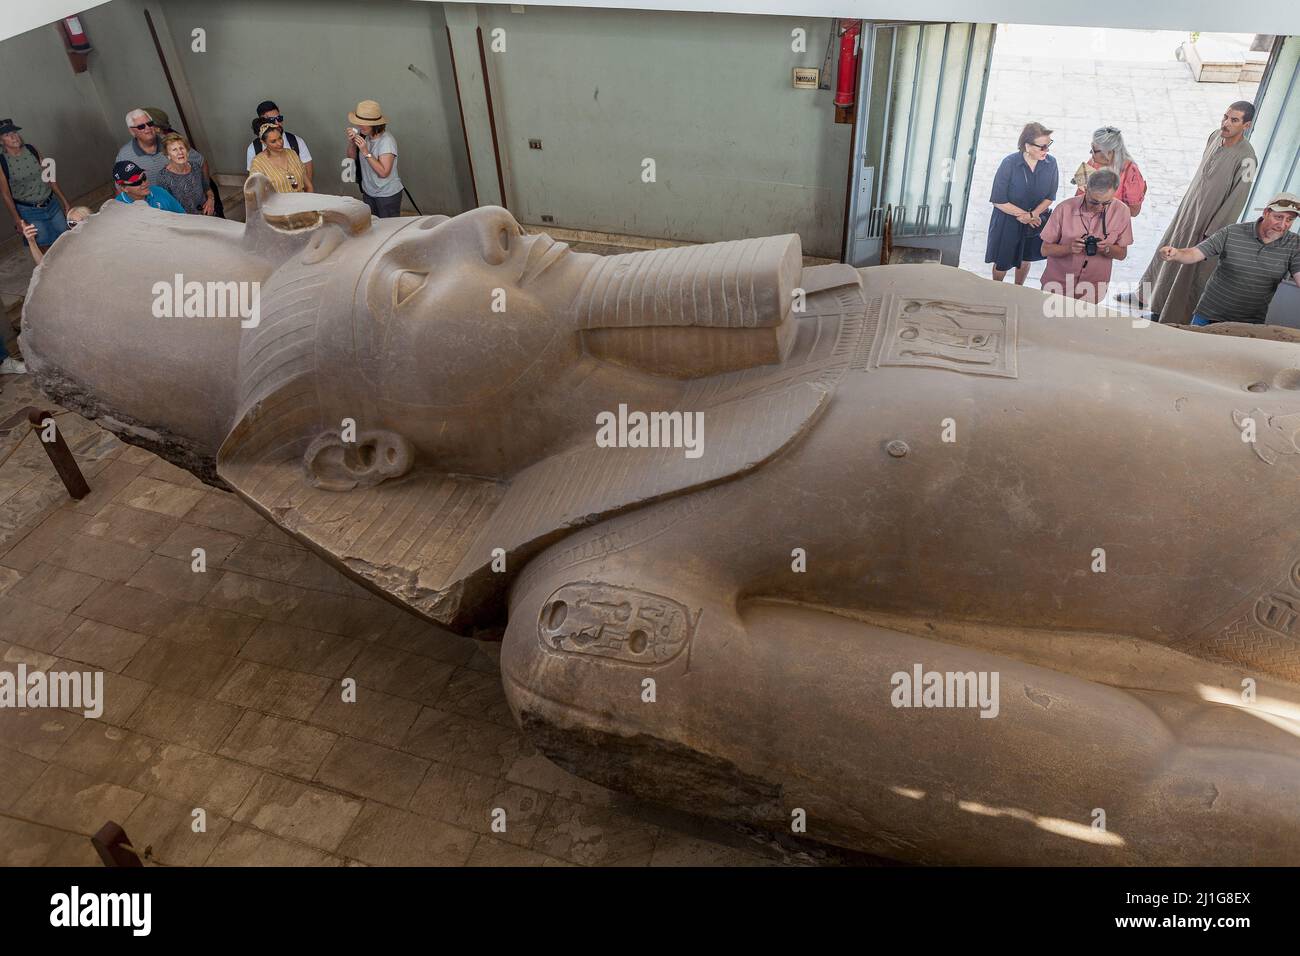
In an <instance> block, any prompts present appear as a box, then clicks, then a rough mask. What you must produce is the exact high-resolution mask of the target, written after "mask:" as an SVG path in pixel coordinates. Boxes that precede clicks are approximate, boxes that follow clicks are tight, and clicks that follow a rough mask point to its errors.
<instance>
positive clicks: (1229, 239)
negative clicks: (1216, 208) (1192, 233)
mask: <svg viewBox="0 0 1300 956" xmlns="http://www.w3.org/2000/svg"><path fill="white" fill-rule="evenodd" d="M1260 212H1261V213H1262V215H1261V216H1260V217H1259V218H1258V219H1256V220H1255V221H1254V222H1238V223H1234V224H1233V225H1231V226H1224V227H1223V228H1222V229H1220V230H1219V231H1218V232H1216V233H1214V234H1213V235H1212V236H1210V238H1208V239H1206V240H1205V241H1204V242H1202V243H1200V244H1199V245H1195V246H1190V247H1188V248H1186V249H1178V248H1175V247H1174V246H1161V247H1160V251H1159V252H1158V253H1157V255H1158V256H1159V257H1160V258H1161V259H1162V260H1163V261H1165V262H1178V263H1182V264H1183V265H1193V264H1195V263H1198V262H1204V261H1205V260H1206V259H1208V258H1209V257H1211V256H1215V257H1217V258H1218V260H1219V261H1218V264H1217V266H1216V267H1215V269H1214V272H1213V273H1212V274H1211V275H1210V281H1209V282H1207V283H1205V291H1204V292H1203V293H1201V298H1200V301H1198V302H1197V303H1196V311H1195V312H1194V313H1193V315H1192V325H1212V324H1213V323H1215V322H1250V323H1252V324H1256V325H1258V324H1262V323H1263V322H1264V319H1265V318H1266V317H1267V316H1268V307H1269V305H1270V304H1271V303H1272V301H1273V293H1275V292H1276V291H1277V287H1278V286H1279V285H1280V284H1281V283H1282V281H1283V280H1284V279H1286V278H1287V277H1288V276H1290V277H1291V278H1292V279H1293V280H1294V281H1295V282H1296V284H1297V285H1300V236H1298V235H1296V234H1295V233H1294V232H1291V226H1292V225H1294V224H1295V221H1296V219H1297V218H1300V196H1297V195H1295V194H1294V193H1279V194H1278V195H1277V196H1274V197H1273V199H1272V200H1271V201H1270V202H1269V204H1268V205H1267V206H1265V207H1264V208H1263V209H1261V210H1260Z"/></svg>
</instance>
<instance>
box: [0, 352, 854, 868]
mask: <svg viewBox="0 0 1300 956" xmlns="http://www.w3.org/2000/svg"><path fill="white" fill-rule="evenodd" d="M35 403H39V404H43V405H48V403H47V402H45V401H44V400H43V399H41V398H40V396H39V395H38V394H37V393H36V392H35V390H34V386H32V384H31V382H30V379H29V378H28V377H27V376H6V377H5V379H4V380H3V392H0V421H2V420H4V419H5V418H7V417H8V416H9V415H10V414H11V413H12V412H13V410H14V409H16V408H19V407H21V406H23V405H27V404H35ZM58 423H59V428H60V430H61V431H62V433H63V434H64V436H65V437H66V439H67V441H68V442H69V444H70V445H71V447H72V448H73V450H74V452H75V453H76V455H77V458H78V460H79V463H80V465H81V467H82V470H83V472H84V473H85V475H86V476H87V479H88V481H89V483H90V485H91V488H92V492H91V494H90V495H89V496H88V497H87V498H85V499H83V500H82V501H79V502H74V501H71V500H70V499H68V498H67V496H66V495H65V493H64V491H63V488H62V486H61V485H60V484H59V482H58V480H57V478H55V477H54V473H53V470H52V468H51V467H50V465H49V463H48V461H47V460H46V459H45V456H44V452H43V450H42V449H41V447H40V445H39V443H38V442H37V440H36V438H35V437H34V436H28V437H26V438H23V437H22V436H23V435H24V433H26V432H27V427H26V426H21V427H19V428H18V429H16V430H15V431H14V432H13V433H12V434H10V435H9V436H8V437H7V438H6V437H0V667H4V668H5V669H9V670H11V671H12V670H15V669H16V666H17V664H18V663H19V662H26V663H27V665H28V667H29V668H33V667H35V668H42V669H53V670H65V671H66V670H87V669H96V670H103V671H104V672H105V698H106V706H105V710H104V713H103V716H102V717H101V718H99V719H87V718H85V717H84V716H83V715H82V714H81V713H80V712H74V711H68V710H41V709H29V710H15V709H12V708H5V709H0V862H3V863H5V864H9V865H41V864H46V865H53V864H65V865H78V864H85V865H98V858H97V856H96V855H95V853H94V851H93V850H92V848H91V846H90V843H89V840H88V839H87V837H88V836H89V834H91V833H93V832H94V831H96V830H97V829H98V828H99V827H100V826H101V825H102V824H103V823H104V822H105V821H107V820H110V819H112V820H115V821H116V822H118V823H120V824H122V825H123V826H124V827H125V829H126V832H127V834H128V835H129V836H130V838H131V839H132V841H133V843H134V845H135V846H136V847H137V848H138V849H139V850H140V851H142V852H144V853H146V855H147V860H148V862H150V863H154V864H163V865H168V864H173V865H174V864H188V865H213V866H216V865H231V864H309V865H320V866H339V865H349V864H358V863H362V864H376V865H447V866H464V865H493V866H503V865H543V866H560V865H569V864H579V865H602V864H618V865H634V866H641V865H672V864H691V865H703V864H708V865H743V866H748V865H771V864H781V863H794V864H799V863H804V864H809V863H814V864H817V863H820V864H825V863H837V862H845V861H844V860H843V859H842V858H841V857H839V856H837V855H834V854H828V853H826V852H824V851H822V850H820V849H818V848H816V847H806V846H805V847H799V846H796V847H792V848H791V847H784V846H778V845H777V844H775V843H774V842H773V841H772V840H771V839H770V838H766V837H762V836H760V835H757V834H749V833H745V832H742V831H739V830H734V829H731V828H729V827H725V826H722V825H720V824H716V823H710V822H706V821H701V820H698V819H696V818H694V817H690V816H687V815H684V814H678V813H675V812H671V811H666V810H662V809H658V808H654V807H650V806H646V805H643V804H639V803H637V802H636V801H634V800H632V799H630V798H627V797H624V796H621V795H618V794H615V793H613V792H611V791H608V790H605V789H604V788H601V787H599V786H596V785H593V784H591V783H588V782H585V781H582V780H580V779H578V778H575V777H573V776H571V775H569V774H568V773H566V772H564V771H563V770H561V769H559V768H558V767H556V766H555V765H553V764H551V763H550V762H549V761H548V760H547V759H546V758H545V757H543V756H541V755H540V754H539V753H537V752H536V751H535V750H534V749H533V748H532V747H531V746H530V745H529V744H528V743H527V742H526V741H525V740H524V739H523V738H522V737H521V736H520V734H519V733H518V731H517V730H516V728H515V725H514V723H513V721H512V719H511V717H510V714H509V711H508V710H507V707H506V704H505V700H504V697H503V694H502V690H501V680H500V675H499V671H498V664H497V646H496V645H493V644H483V643H478V642H475V641H472V640H468V639H465V638H460V637H456V636H453V635H451V634H448V633H446V632H444V631H441V630H439V629H437V628H435V627H432V626H430V625H428V624H426V623H424V622H422V621H419V620H417V619H415V618H413V617H411V616H409V615H407V614H406V613H405V612H403V611H401V610H399V609H397V608H395V607H393V606H391V605H389V604H387V603H386V602H383V601H381V600H380V599H378V598H376V597H374V596H373V595H371V594H369V592H367V591H365V590H363V589H362V588H360V587H359V586H357V585H356V584H354V583H353V582H351V581H350V580H349V579H347V578H345V577H343V576H342V575H340V574H339V573H337V572H335V571H334V570H332V569H331V568H330V567H329V566H328V565H326V564H325V563H324V562H323V561H322V560H320V559H319V558H318V557H316V556H315V555H314V554H313V553H311V552H309V551H307V550H305V549H303V548H302V547H301V546H300V545H299V544H298V543H297V542H296V541H295V540H294V539H292V538H290V537H289V536H287V535H285V534H284V533H282V532H281V531H279V530H278V529H277V528H276V527H274V526H273V525H271V524H270V523H268V522H266V521H265V520H263V519H262V518H261V517H260V516H259V515H257V514H256V513H255V512H253V511H252V510H250V509H248V508H247V507H245V506H244V505H243V504H242V503H241V502H240V501H239V500H238V499H237V498H235V497H234V496H233V495H229V494H226V493H224V492H220V491H216V490H213V489H210V488H207V487H206V486H204V485H202V484H200V483H199V482H198V481H197V480H196V479H194V478H193V477H192V476H190V475H189V474H188V473H186V472H183V471H180V470H178V469H176V468H174V467H173V466H171V465H169V464H168V463H166V462H164V461H162V460H161V459H158V458H155V457H154V456H153V455H151V454H149V453H148V452H145V451H142V450H140V449H137V448H133V447H130V446H127V445H123V444H122V443H120V442H119V441H118V440H117V439H116V438H114V437H113V436H112V435H110V434H108V433H107V432H104V431H101V430H100V429H99V428H98V427H97V426H96V425H94V424H92V423H90V422H87V421H86V420H84V419H82V418H80V417H79V416H77V415H76V414H73V413H70V412H64V413H62V414H60V415H59V417H58ZM6 456H7V457H6ZM194 548H203V549H204V550H205V552H206V556H207V570H206V572H204V573H195V572H193V571H192V570H191V554H192V551H193V549H194ZM343 677H353V678H355V679H356V682H357V685H358V695H357V701H356V703H349V704H345V703H343V702H342V699H341V693H340V686H341V685H340V680H341V678H343ZM497 807H500V808H503V809H505V811H506V823H507V830H506V832H505V833H493V832H492V831H491V817H490V814H491V811H492V809H493V808H497ZM195 808H203V810H204V811H205V812H206V816H207V830H206V832H203V833H195V832H193V830H192V828H191V823H192V816H191V814H192V811H193V810H194V809H195Z"/></svg>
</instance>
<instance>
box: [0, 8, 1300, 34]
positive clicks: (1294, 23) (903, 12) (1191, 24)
mask: <svg viewBox="0 0 1300 956" xmlns="http://www.w3.org/2000/svg"><path fill="white" fill-rule="evenodd" d="M107 2H109V0H77V6H78V9H80V10H89V9H91V8H92V7H97V6H100V5H101V4H103V3H107ZM164 2H165V0H164ZM354 2H355V3H356V6H357V9H358V12H359V13H361V14H362V15H364V7H365V5H366V3H365V0H354ZM488 2H501V0H488ZM532 5H534V6H544V7H606V8H614V9H618V8H622V9H638V10H694V11H699V12H705V13H765V14H772V15H779V16H796V17H797V16H808V17H864V18H866V19H870V20H890V19H900V20H903V19H906V20H935V21H940V22H942V21H947V20H953V21H957V22H964V21H969V20H973V21H975V22H977V23H1042V24H1049V25H1055V26H1084V27H1132V28H1135V29H1143V30H1154V29H1161V30H1203V31H1216V32H1221V33H1286V34H1293V33H1300V3H1297V2H1296V0H1248V2H1246V3H1238V4H1234V3H1225V2H1223V0H1145V2H1143V3H1130V4H1124V3H1079V2H1078V0H1038V2H1037V3H1025V2H1024V0H534V2H533V4H532ZM524 6H525V7H527V6H528V4H524ZM4 7H5V12H4V17H3V19H0V40H5V39H8V38H9V37H12V36H17V35H18V34H20V33H25V32H27V31H28V30H32V29H35V28H36V27H39V26H41V25H42V24H46V23H53V22H54V21H55V20H58V19H59V18H61V17H65V16H67V15H68V12H69V11H68V0H4ZM91 42H92V43H93V42H94V38H93V37H92V38H91Z"/></svg>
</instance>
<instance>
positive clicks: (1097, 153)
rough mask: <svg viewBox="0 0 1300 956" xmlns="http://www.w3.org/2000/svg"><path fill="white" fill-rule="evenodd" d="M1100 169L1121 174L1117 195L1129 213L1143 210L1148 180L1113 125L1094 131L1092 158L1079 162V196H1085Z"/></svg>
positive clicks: (1077, 173)
mask: <svg viewBox="0 0 1300 956" xmlns="http://www.w3.org/2000/svg"><path fill="white" fill-rule="evenodd" d="M1099 169H1109V170H1111V172H1113V173H1114V174H1115V175H1116V176H1118V177H1119V190H1118V191H1117V192H1116V193H1115V198H1116V199H1118V200H1119V201H1120V202H1122V203H1123V204H1124V205H1126V206H1128V211H1129V215H1131V216H1136V215H1137V214H1138V213H1140V212H1141V211H1142V200H1143V199H1145V198H1146V195H1147V181H1146V180H1145V179H1143V178H1142V173H1141V171H1140V170H1139V169H1138V165H1137V163H1135V162H1133V157H1132V156H1130V155H1129V154H1128V150H1127V149H1125V148H1124V134H1123V133H1121V132H1120V131H1119V130H1118V129H1116V128H1115V127H1114V126H1103V127H1102V128H1101V129H1099V130H1096V131H1095V132H1094V133H1093V134H1092V157H1091V158H1090V159H1089V160H1088V161H1087V162H1086V163H1080V164H1079V168H1078V170H1077V171H1076V172H1075V174H1074V184H1075V185H1076V186H1078V187H1079V190H1078V192H1076V193H1075V195H1076V196H1082V195H1083V192H1084V187H1085V186H1086V185H1087V184H1088V177H1089V176H1091V175H1092V174H1093V173H1095V172H1096V171H1097V170H1099Z"/></svg>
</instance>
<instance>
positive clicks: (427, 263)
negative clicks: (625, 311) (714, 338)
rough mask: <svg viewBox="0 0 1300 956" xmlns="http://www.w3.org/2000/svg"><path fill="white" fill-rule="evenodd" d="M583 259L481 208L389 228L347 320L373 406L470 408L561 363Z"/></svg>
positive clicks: (571, 341)
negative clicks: (536, 370) (540, 367)
mask: <svg viewBox="0 0 1300 956" xmlns="http://www.w3.org/2000/svg"><path fill="white" fill-rule="evenodd" d="M593 259H594V257H592V256H586V255H581V254H575V253H573V252H570V251H569V248H568V246H566V245H565V244H564V243H561V242H555V241H554V240H552V239H551V238H550V237H548V236H542V235H537V236H531V235H525V234H524V232H523V230H522V229H521V228H520V226H519V223H518V222H516V221H515V219H514V217H513V216H511V215H510V214H509V213H508V212H507V211H506V210H504V209H500V208H498V207H492V206H489V207H482V208H479V209H474V210H471V211H470V212H467V213H463V214H462V215H459V216H456V217H455V218H452V219H447V218H444V217H438V216H431V217H428V218H426V219H424V220H422V221H420V222H419V223H415V224H411V225H408V226H406V227H405V228H401V229H399V230H398V231H397V232H396V233H395V234H394V235H393V236H392V238H391V239H389V240H388V242H387V243H385V245H384V246H382V247H381V248H380V250H379V252H378V253H377V254H376V255H375V256H374V257H373V258H372V259H371V260H370V262H369V263H368V264H367V265H366V267H365V269H364V271H363V272H362V275H361V280H360V283H359V287H358V294H357V303H356V306H357V312H356V314H355V315H354V326H353V327H354V329H355V330H356V336H357V346H358V352H359V353H360V354H361V355H362V356H365V358H363V360H362V362H361V365H362V368H363V372H364V374H365V375H366V377H367V378H368V379H369V384H370V386H371V387H372V388H373V389H374V390H375V395H376V397H378V398H380V399H381V400H385V401H400V402H401V403H402V404H405V405H417V406H425V407H437V406H443V407H449V406H481V405H482V404H483V403H485V402H488V401H490V400H493V399H494V398H496V397H498V396H501V395H502V393H509V392H512V391H515V390H518V389H520V388H523V387H524V384H523V379H524V378H525V376H526V374H527V373H528V372H529V370H530V369H532V368H533V366H535V365H536V364H537V363H539V362H550V361H555V360H557V359H558V357H559V354H564V355H565V357H566V358H567V359H569V360H571V359H572V355H568V354H567V353H568V352H569V351H573V352H575V353H576V349H577V345H576V336H575V335H574V333H573V330H572V324H571V322H570V321H569V319H568V316H567V313H566V311H565V307H566V306H567V305H568V303H569V302H570V300H571V299H572V298H573V296H574V294H575V293H576V292H577V288H578V284H579V282H580V280H581V275H582V273H583V271H584V269H583V265H584V264H585V263H589V262H590V261H591V260H593ZM367 339H368V341H367ZM557 347H558V349H559V350H560V353H559V354H557V352H556V351H555V349H556V348H557ZM548 349H551V350H552V351H550V352H548Z"/></svg>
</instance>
